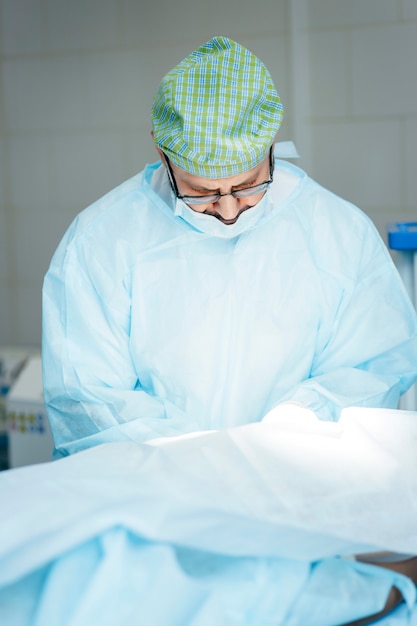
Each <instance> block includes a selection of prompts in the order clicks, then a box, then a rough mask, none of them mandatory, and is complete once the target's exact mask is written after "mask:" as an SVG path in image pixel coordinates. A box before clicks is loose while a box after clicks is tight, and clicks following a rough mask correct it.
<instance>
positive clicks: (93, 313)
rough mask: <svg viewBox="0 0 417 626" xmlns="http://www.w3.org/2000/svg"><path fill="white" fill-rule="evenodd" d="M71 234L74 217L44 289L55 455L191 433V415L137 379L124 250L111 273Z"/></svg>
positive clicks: (45, 345) (45, 353) (45, 377)
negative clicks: (131, 346)
mask: <svg viewBox="0 0 417 626" xmlns="http://www.w3.org/2000/svg"><path fill="white" fill-rule="evenodd" d="M74 231H75V236H74ZM76 231H77V220H75V222H74V224H73V225H72V226H71V227H70V229H69V230H68V231H67V233H66V235H65V236H64V238H63V240H62V241H61V243H60V245H59V247H58V249H57V251H56V253H55V255H54V257H53V259H52V262H51V265H50V268H49V270H48V272H47V274H46V276H45V280H44V286H43V333H42V337H43V338H42V363H43V386H44V399H45V405H46V409H47V414H48V419H49V422H50V425H51V430H52V434H53V438H54V443H55V451H54V455H55V457H56V458H59V457H60V456H66V455H67V454H72V453H74V452H78V451H80V450H83V449H86V448H90V447H92V446H95V445H98V444H102V443H106V442H110V441H111V442H114V441H123V440H134V441H137V442H143V441H146V440H150V439H153V438H158V437H164V436H173V435H179V434H184V433H186V432H191V431H195V430H196V429H197V426H196V424H194V422H193V420H192V419H190V417H189V416H186V415H185V414H184V412H183V411H181V410H180V409H179V408H178V407H176V406H175V405H174V404H173V403H171V402H169V401H168V400H165V399H161V398H158V397H156V396H153V395H151V394H149V393H147V392H145V391H144V390H143V389H142V387H141V384H140V381H139V380H138V376H137V374H136V371H135V367H134V364H133V362H132V358H131V355H130V350H129V336H130V323H131V320H130V293H129V285H128V284H127V283H128V278H127V276H128V275H129V272H128V271H127V270H126V268H125V267H121V266H120V267H119V266H117V264H118V262H119V261H118V260H117V259H118V258H120V256H121V255H117V252H116V253H115V255H114V259H115V264H116V267H114V268H113V270H114V271H113V272H112V273H110V272H109V267H107V268H105V267H103V266H102V265H100V260H99V259H98V255H96V254H95V250H94V247H93V246H92V244H91V242H89V243H88V244H86V243H85V242H84V244H83V245H80V243H79V239H80V238H79V237H78V238H77V236H76ZM116 247H117V246H116ZM120 263H122V262H121V261H120Z"/></svg>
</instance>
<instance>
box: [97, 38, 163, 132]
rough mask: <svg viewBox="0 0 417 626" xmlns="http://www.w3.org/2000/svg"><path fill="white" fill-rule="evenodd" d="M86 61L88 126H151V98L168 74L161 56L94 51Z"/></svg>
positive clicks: (132, 52)
mask: <svg viewBox="0 0 417 626" xmlns="http://www.w3.org/2000/svg"><path fill="white" fill-rule="evenodd" d="M169 58H170V56H169V55H167V59H169ZM85 63H86V65H85V71H86V84H87V92H86V93H87V101H88V120H89V125H90V126H91V127H100V128H103V126H108V127H111V128H114V127H122V128H126V127H137V126H138V125H139V124H142V123H143V122H145V121H148V124H149V128H150V123H151V104H152V99H153V96H154V93H155V91H156V89H157V86H158V84H159V82H160V80H161V78H162V76H163V73H165V72H164V71H163V68H162V67H161V65H160V63H159V62H158V58H157V57H155V56H152V57H151V59H150V60H148V58H147V55H146V54H145V53H144V52H143V51H137V50H134V51H129V52H114V53H103V54H94V55H91V56H89V57H87V58H86V61H85Z"/></svg>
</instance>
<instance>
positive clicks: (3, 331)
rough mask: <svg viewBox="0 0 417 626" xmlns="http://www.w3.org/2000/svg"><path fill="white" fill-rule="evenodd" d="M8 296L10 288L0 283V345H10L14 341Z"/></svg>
mask: <svg viewBox="0 0 417 626" xmlns="http://www.w3.org/2000/svg"><path fill="white" fill-rule="evenodd" d="M10 297H11V290H10V288H9V287H7V286H3V285H1V284H0V346H2V345H3V346H10V345H11V344H14V343H15V336H14V332H13V328H12V319H13V317H12V306H11V301H10Z"/></svg>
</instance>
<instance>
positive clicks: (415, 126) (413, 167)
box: [405, 119, 417, 221]
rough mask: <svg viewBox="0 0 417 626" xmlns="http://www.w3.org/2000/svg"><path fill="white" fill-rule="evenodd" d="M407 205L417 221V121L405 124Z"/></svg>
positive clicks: (413, 120) (409, 121) (412, 120)
mask: <svg viewBox="0 0 417 626" xmlns="http://www.w3.org/2000/svg"><path fill="white" fill-rule="evenodd" d="M405 203H406V206H407V207H410V209H411V210H413V211H414V221H417V120H416V119H410V120H408V121H407V122H406V124H405Z"/></svg>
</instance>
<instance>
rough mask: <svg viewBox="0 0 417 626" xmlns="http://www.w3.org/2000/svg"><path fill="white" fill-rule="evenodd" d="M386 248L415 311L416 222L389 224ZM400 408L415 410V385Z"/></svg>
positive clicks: (416, 281)
mask: <svg viewBox="0 0 417 626" xmlns="http://www.w3.org/2000/svg"><path fill="white" fill-rule="evenodd" d="M388 246H389V248H390V249H391V250H394V251H395V264H396V266H397V269H398V272H399V274H400V276H401V278H402V280H403V282H404V285H405V287H406V289H407V292H408V294H409V296H410V298H411V300H412V302H413V304H414V306H415V308H416V309H417V222H397V223H395V224H389V225H388ZM400 408H401V409H405V410H408V411H416V410H417V390H416V386H415V385H414V386H413V387H411V389H409V390H408V391H407V393H405V394H404V395H403V397H402V398H401V401H400Z"/></svg>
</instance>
